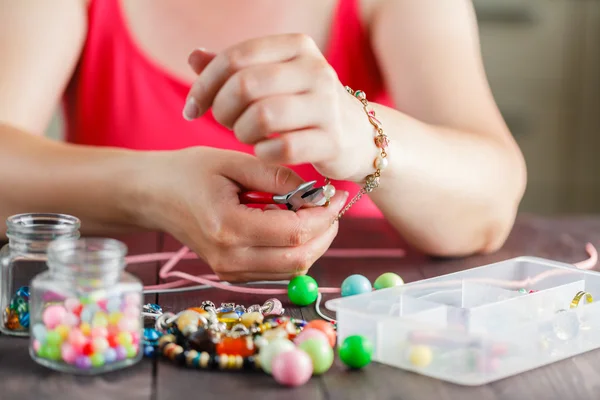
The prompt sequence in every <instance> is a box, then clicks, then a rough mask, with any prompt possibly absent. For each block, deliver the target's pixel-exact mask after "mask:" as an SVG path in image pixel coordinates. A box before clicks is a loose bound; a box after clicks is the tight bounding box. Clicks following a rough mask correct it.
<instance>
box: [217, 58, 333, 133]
mask: <svg viewBox="0 0 600 400" xmlns="http://www.w3.org/2000/svg"><path fill="white" fill-rule="evenodd" d="M321 75H330V78H333V79H337V75H336V73H335V71H334V70H333V68H332V67H331V66H330V65H329V64H328V63H327V61H326V60H325V59H324V58H322V57H298V58H295V59H293V60H291V61H288V62H284V63H273V64H261V65H253V66H251V67H248V68H245V69H242V70H241V71H238V72H236V73H234V74H233V75H232V76H231V77H230V78H229V79H228V80H227V81H226V82H225V83H224V85H223V87H222V88H221V89H220V90H219V91H218V93H217V95H216V96H215V99H214V101H213V104H212V112H213V115H214V116H215V119H216V120H217V121H218V122H219V123H221V124H222V125H224V126H225V127H227V128H230V129H231V128H232V127H233V124H234V122H235V121H236V120H237V119H238V117H239V116H240V114H242V112H243V111H244V110H245V109H246V108H247V107H248V105H249V104H251V103H252V102H254V101H256V100H259V99H262V98H265V97H269V96H276V95H282V94H297V93H302V92H307V91H308V90H310V89H311V88H313V87H315V85H316V84H317V82H322V81H323V79H324V78H317V77H320V76H321Z"/></svg>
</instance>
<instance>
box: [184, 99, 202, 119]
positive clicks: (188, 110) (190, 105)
mask: <svg viewBox="0 0 600 400" xmlns="http://www.w3.org/2000/svg"><path fill="white" fill-rule="evenodd" d="M198 114H200V109H199V108H198V105H197V104H196V100H195V99H194V98H193V97H188V99H187V101H186V102H185V107H183V118H185V119H186V120H188V121H193V120H194V119H196V118H198Z"/></svg>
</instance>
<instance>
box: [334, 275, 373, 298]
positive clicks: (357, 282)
mask: <svg viewBox="0 0 600 400" xmlns="http://www.w3.org/2000/svg"><path fill="white" fill-rule="evenodd" d="M372 290H373V288H372V287H371V281H369V280H368V279H367V278H366V277H364V276H362V275H359V274H354V275H350V276H349V277H347V278H346V279H344V282H342V290H341V291H342V297H345V296H354V295H357V294H362V293H368V292H370V291H372Z"/></svg>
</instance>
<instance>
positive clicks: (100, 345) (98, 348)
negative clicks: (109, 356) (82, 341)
mask: <svg viewBox="0 0 600 400" xmlns="http://www.w3.org/2000/svg"><path fill="white" fill-rule="evenodd" d="M108 347H109V346H108V340H106V339H105V338H103V337H97V338H95V339H93V340H92V348H93V349H94V353H104V352H105V351H106V350H107V349H108Z"/></svg>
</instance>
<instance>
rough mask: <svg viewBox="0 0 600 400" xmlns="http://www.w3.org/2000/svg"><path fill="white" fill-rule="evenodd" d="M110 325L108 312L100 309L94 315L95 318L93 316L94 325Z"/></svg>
mask: <svg viewBox="0 0 600 400" xmlns="http://www.w3.org/2000/svg"><path fill="white" fill-rule="evenodd" d="M107 325H108V316H107V315H106V313H104V312H102V311H99V312H97V313H96V314H95V315H94V318H92V326H93V327H94V328H95V327H102V328H106V326H107Z"/></svg>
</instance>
